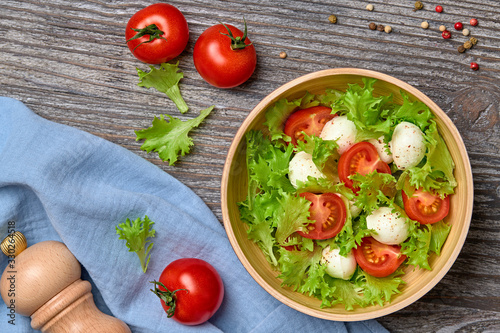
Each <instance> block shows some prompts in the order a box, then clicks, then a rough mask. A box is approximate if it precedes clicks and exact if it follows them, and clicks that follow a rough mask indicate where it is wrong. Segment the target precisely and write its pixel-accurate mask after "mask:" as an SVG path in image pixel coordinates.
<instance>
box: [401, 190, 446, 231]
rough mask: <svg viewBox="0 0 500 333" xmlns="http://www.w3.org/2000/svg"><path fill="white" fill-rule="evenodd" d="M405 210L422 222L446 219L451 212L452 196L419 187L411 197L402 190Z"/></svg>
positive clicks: (412, 217)
mask: <svg viewBox="0 0 500 333" xmlns="http://www.w3.org/2000/svg"><path fill="white" fill-rule="evenodd" d="M402 194H403V202H404V206H405V212H406V214H407V215H408V217H409V218H411V219H412V220H415V221H418V222H420V223H421V224H432V223H436V222H439V221H441V220H442V219H444V218H445V217H446V216H447V215H448V213H449V212H450V197H448V196H445V197H444V199H441V198H440V197H439V195H436V194H433V193H429V192H425V191H423V190H422V189H417V190H416V191H415V192H414V193H413V195H412V196H411V197H408V196H407V195H406V193H405V191H402Z"/></svg>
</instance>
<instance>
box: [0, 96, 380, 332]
mask: <svg viewBox="0 0 500 333" xmlns="http://www.w3.org/2000/svg"><path fill="white" fill-rule="evenodd" d="M144 215H147V216H148V217H149V218H150V219H151V220H152V221H154V222H155V225H154V228H155V229H156V237H155V238H154V244H155V245H154V247H153V250H152V251H151V261H150V263H149V267H148V270H147V273H145V274H144V273H143V272H142V269H141V267H140V264H139V260H138V258H137V256H136V255H135V254H134V253H131V252H128V250H127V248H126V246H125V241H124V240H120V239H118V235H116V231H115V226H116V225H117V224H118V223H121V222H124V221H125V220H126V218H130V219H135V218H137V217H144ZM8 221H14V222H15V227H16V229H17V230H19V231H21V232H23V233H24V234H25V236H26V238H27V240H28V244H29V245H30V244H34V243H37V242H40V241H44V240H58V241H62V242H64V243H65V244H66V246H67V247H68V248H69V249H70V250H71V252H72V253H73V254H74V255H75V257H76V258H77V259H78V260H79V261H80V263H81V264H82V266H83V268H84V270H83V278H84V279H88V280H91V281H92V284H93V293H94V298H95V301H96V304H97V306H98V307H99V308H100V309H101V310H102V311H103V312H105V313H108V314H112V315H113V316H115V317H117V318H120V319H121V320H123V321H124V322H125V323H127V324H128V325H129V326H130V328H131V330H132V332H148V333H151V332H181V333H182V332H266V333H267V332H297V331H301V330H302V331H303V332H386V330H385V329H384V328H383V327H382V326H381V325H379V324H378V323H377V322H376V321H374V320H371V321H365V322H356V323H341V322H332V321H327V320H321V319H317V318H314V317H310V316H307V315H305V314H302V313H300V312H297V311H295V310H293V309H291V308H289V307H287V306H285V305H283V304H282V303H280V302H279V301H277V300H276V299H274V298H273V297H272V296H270V295H269V294H268V293H267V292H266V291H265V290H264V289H262V288H261V287H260V286H259V285H258V284H257V283H256V282H255V281H254V280H253V279H252V278H251V276H250V275H249V274H248V273H247V271H246V270H245V269H244V267H243V266H242V264H241V263H240V262H239V260H238V258H237V257H236V255H235V254H234V252H233V250H232V248H231V246H230V244H229V241H228V239H227V237H226V234H225V232H224V229H223V227H222V226H221V224H220V223H219V221H218V220H217V219H216V218H215V216H214V215H213V213H212V212H211V211H210V210H209V209H208V208H207V206H206V205H205V204H204V203H203V201H202V200H201V199H200V198H199V197H198V196H196V195H195V194H194V193H193V192H192V191H191V190H190V189H188V188H187V187H186V186H184V185H183V184H181V183H180V182H179V181H177V180H176V179H174V178H173V177H171V176H170V175H168V174H167V173H165V172H164V171H162V170H161V169H159V168H158V167H156V166H154V165H153V164H151V163H149V162H148V161H146V160H144V159H142V158H140V157H139V156H137V155H135V154H133V153H132V152H130V151H128V150H126V149H125V148H123V147H120V146H117V145H115V144H113V143H111V142H108V141H106V140H103V139H101V138H98V137H96V136H93V135H91V134H88V133H85V132H82V131H79V130H77V129H74V128H71V127H68V126H65V125H61V124H57V123H53V122H51V121H48V120H46V119H43V118H41V117H39V116H37V115H36V114H34V113H33V112H32V111H31V110H29V109H28V108H27V107H26V106H25V105H24V104H22V103H21V102H19V101H17V100H14V99H10V98H5V97H0V235H4V236H5V235H7V226H8V225H7V223H8ZM2 238H3V237H2ZM183 257H197V258H201V259H204V260H206V261H207V262H209V263H211V264H212V265H213V266H214V267H215V268H216V269H217V270H218V272H219V273H220V275H221V277H222V280H223V281H224V287H225V296H224V301H223V303H222V306H221V308H220V309H219V311H218V312H217V313H216V314H215V316H214V317H212V318H211V319H210V321H209V322H207V323H205V324H202V325H199V326H194V327H192V326H184V325H181V324H178V323H177V322H176V321H174V320H172V319H169V318H167V315H166V314H165V312H164V311H163V308H162V307H161V305H160V300H159V299H158V298H157V296H155V295H154V294H153V293H152V292H150V291H149V289H150V288H151V287H152V285H151V284H150V283H149V282H148V281H152V280H154V279H158V277H159V276H160V273H161V272H162V270H163V269H164V268H165V266H166V265H167V264H168V263H170V262H172V261H173V260H175V259H178V258H183ZM0 263H1V265H0V269H1V270H2V271H3V269H4V268H5V267H6V265H7V258H6V257H5V256H3V255H2V259H1V261H0ZM0 302H2V301H1V300H0ZM7 314H8V311H7V307H6V305H5V303H3V302H2V303H1V304H0V332H23V333H25V332H31V331H32V329H31V327H30V319H29V318H26V317H22V316H20V315H16V318H15V325H12V324H9V323H8V319H9V318H8V316H7Z"/></svg>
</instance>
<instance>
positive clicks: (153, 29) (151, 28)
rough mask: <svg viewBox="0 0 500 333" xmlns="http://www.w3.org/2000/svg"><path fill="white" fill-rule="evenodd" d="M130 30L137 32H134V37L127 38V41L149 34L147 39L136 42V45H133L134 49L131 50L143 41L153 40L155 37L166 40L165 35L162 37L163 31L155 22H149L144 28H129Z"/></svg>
mask: <svg viewBox="0 0 500 333" xmlns="http://www.w3.org/2000/svg"><path fill="white" fill-rule="evenodd" d="M131 29H132V30H134V31H135V32H137V34H135V36H134V37H132V38H129V39H128V40H127V43H128V42H130V41H131V40H134V39H138V38H141V37H143V36H149V40H146V41H144V42H142V43H140V44H137V46H136V47H134V49H133V50H132V51H135V49H136V48H138V47H139V46H141V45H142V44H144V43H151V42H152V41H154V40H155V39H163V40H167V39H166V38H165V37H163V35H164V34H165V33H164V32H163V31H161V30H160V29H159V28H158V27H157V26H156V24H150V25H148V26H145V27H144V28H142V29H135V28H131Z"/></svg>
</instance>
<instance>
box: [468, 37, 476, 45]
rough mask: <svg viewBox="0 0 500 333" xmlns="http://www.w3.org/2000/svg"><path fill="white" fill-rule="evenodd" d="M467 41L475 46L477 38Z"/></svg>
mask: <svg viewBox="0 0 500 333" xmlns="http://www.w3.org/2000/svg"><path fill="white" fill-rule="evenodd" d="M469 40H470V42H471V43H472V45H476V44H477V38H474V37H471V38H470V39H469Z"/></svg>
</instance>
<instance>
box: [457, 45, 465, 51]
mask: <svg viewBox="0 0 500 333" xmlns="http://www.w3.org/2000/svg"><path fill="white" fill-rule="evenodd" d="M458 52H460V53H464V52H465V47H464V46H463V45H460V46H459V47H458Z"/></svg>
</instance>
